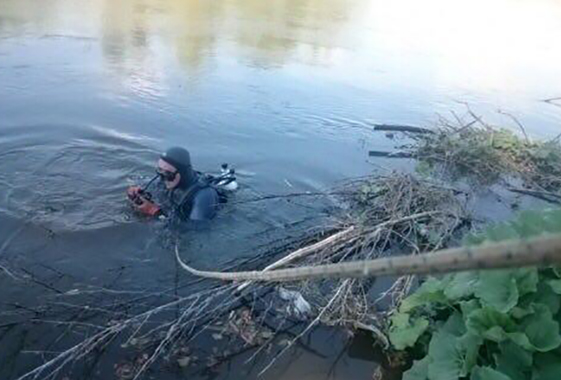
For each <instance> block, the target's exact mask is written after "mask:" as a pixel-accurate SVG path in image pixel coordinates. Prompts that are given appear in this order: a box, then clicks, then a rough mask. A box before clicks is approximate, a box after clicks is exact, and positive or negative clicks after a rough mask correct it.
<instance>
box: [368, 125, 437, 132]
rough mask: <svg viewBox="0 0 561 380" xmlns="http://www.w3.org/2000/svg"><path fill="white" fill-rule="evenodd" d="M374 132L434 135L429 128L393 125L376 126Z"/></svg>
mask: <svg viewBox="0 0 561 380" xmlns="http://www.w3.org/2000/svg"><path fill="white" fill-rule="evenodd" d="M374 130H375V131H383V132H408V133H434V131H432V130H430V129H427V128H421V127H414V126H411V125H393V124H374Z"/></svg>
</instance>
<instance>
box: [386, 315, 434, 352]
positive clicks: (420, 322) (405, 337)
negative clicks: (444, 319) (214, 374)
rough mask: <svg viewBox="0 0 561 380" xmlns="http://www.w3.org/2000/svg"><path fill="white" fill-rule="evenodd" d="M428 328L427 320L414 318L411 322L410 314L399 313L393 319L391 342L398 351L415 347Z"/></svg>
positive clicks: (390, 334)
mask: <svg viewBox="0 0 561 380" xmlns="http://www.w3.org/2000/svg"><path fill="white" fill-rule="evenodd" d="M428 326H429V321H428V320H427V319H426V318H414V319H413V320H412V321H411V318H410V316H409V314H406V313H398V314H396V315H394V316H393V317H392V318H391V328H390V333H389V338H390V342H391V343H392V345H393V346H394V348H395V349H396V350H404V349H406V348H407V347H413V346H414V345H415V343H417V340H418V339H419V337H420V336H421V335H422V334H423V333H424V332H425V330H426V329H427V327H428Z"/></svg>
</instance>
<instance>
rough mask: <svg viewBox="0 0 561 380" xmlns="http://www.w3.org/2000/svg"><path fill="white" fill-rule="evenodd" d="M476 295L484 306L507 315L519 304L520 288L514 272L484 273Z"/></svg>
mask: <svg viewBox="0 0 561 380" xmlns="http://www.w3.org/2000/svg"><path fill="white" fill-rule="evenodd" d="M475 295H476V296H477V297H478V298H479V299H481V301H482V303H483V305H485V306H490V307H493V308H495V309H496V310H498V311H500V312H503V313H506V312H508V311H509V310H510V309H512V308H513V307H514V306H516V304H517V303H518V288H517V286H516V280H515V278H514V275H513V272H512V271H508V270H494V271H483V272H481V273H480V274H479V281H478V282H477V284H476V287H475Z"/></svg>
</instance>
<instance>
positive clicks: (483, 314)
mask: <svg viewBox="0 0 561 380" xmlns="http://www.w3.org/2000/svg"><path fill="white" fill-rule="evenodd" d="M466 326H467V328H468V330H469V331H471V332H473V333H474V334H478V335H479V336H481V337H483V338H485V339H489V340H492V341H493V342H497V343H500V342H502V341H504V340H505V339H507V338H508V335H507V333H511V332H515V330H516V324H515V323H514V321H513V320H512V319H511V318H510V317H509V316H508V315H506V314H504V313H501V312H499V311H497V310H495V309H493V308H490V307H484V308H481V309H479V310H475V311H473V312H472V313H471V314H470V315H469V316H468V318H467V322H466Z"/></svg>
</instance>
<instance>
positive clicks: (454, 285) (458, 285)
mask: <svg viewBox="0 0 561 380" xmlns="http://www.w3.org/2000/svg"><path fill="white" fill-rule="evenodd" d="M478 279H479V275H478V273H477V272H462V273H458V274H456V275H454V276H453V277H452V280H451V281H450V283H449V284H448V286H447V287H446V289H444V294H445V295H446V298H448V299H449V300H450V301H455V300H458V299H460V298H464V297H468V296H471V295H472V294H473V292H474V290H475V285H476V284H477V281H478Z"/></svg>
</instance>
